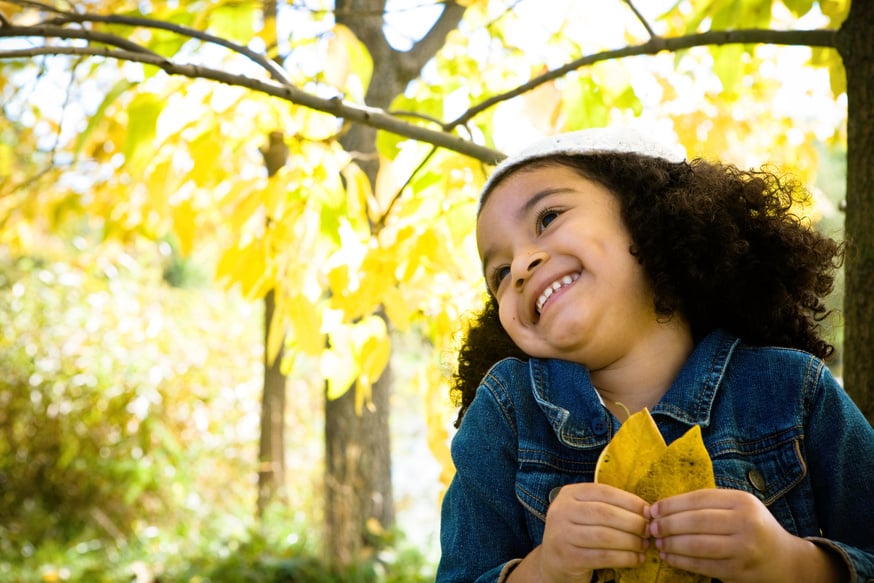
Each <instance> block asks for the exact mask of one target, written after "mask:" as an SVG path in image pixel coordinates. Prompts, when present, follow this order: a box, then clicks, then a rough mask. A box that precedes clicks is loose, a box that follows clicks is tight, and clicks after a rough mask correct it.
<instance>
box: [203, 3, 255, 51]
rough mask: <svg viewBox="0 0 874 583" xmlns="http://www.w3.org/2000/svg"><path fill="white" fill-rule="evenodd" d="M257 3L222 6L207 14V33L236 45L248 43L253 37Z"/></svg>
mask: <svg viewBox="0 0 874 583" xmlns="http://www.w3.org/2000/svg"><path fill="white" fill-rule="evenodd" d="M259 4H260V3H257V2H252V1H248V2H234V3H229V4H223V5H221V6H218V7H217V8H215V9H213V10H212V11H211V12H210V13H209V32H210V33H212V34H214V35H216V36H220V37H223V38H226V39H229V40H232V41H235V42H237V43H241V44H245V43H248V42H249V41H250V40H251V39H252V37H253V36H254V35H255V22H256V20H257V18H258V8H259Z"/></svg>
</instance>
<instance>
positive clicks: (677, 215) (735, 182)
mask: <svg viewBox="0 0 874 583" xmlns="http://www.w3.org/2000/svg"><path fill="white" fill-rule="evenodd" d="M804 194H805V192H804V191H803V189H801V188H800V187H799V186H798V185H797V184H795V183H793V182H792V181H788V180H786V179H784V178H780V177H778V176H776V175H774V174H772V173H769V172H766V171H742V170H739V169H738V168H736V167H734V166H731V165H727V164H719V163H713V162H706V161H703V160H693V161H691V162H687V161H685V160H684V159H683V158H682V157H680V156H677V155H676V154H675V153H674V152H673V151H672V150H671V149H670V148H667V147H665V146H663V145H661V144H659V143H658V142H655V141H654V140H652V139H650V138H649V137H648V136H646V135H644V134H641V133H637V132H634V131H631V130H625V129H609V128H608V129H593V130H584V131H581V132H576V133H571V134H566V135H562V136H558V137H555V138H549V139H546V140H543V141H541V142H538V143H536V144H535V145H533V146H532V147H531V148H529V149H527V150H524V151H523V152H521V153H519V154H517V155H515V156H513V157H511V158H509V159H507V160H505V161H504V162H503V163H502V164H501V165H500V166H498V168H497V169H496V170H495V172H494V174H493V175H492V176H491V178H490V179H489V181H488V182H487V184H486V186H485V188H484V190H483V195H482V199H481V203H480V211H479V217H478V221H477V244H478V247H479V252H480V257H481V259H482V262H483V272H484V275H485V278H486V284H487V286H488V291H489V296H488V301H487V305H486V306H485V309H484V310H483V311H482V312H481V313H480V314H479V315H478V317H477V318H476V319H475V321H474V322H473V323H472V325H471V327H470V329H469V330H468V332H467V335H466V337H465V342H464V346H463V347H462V349H461V352H460V358H459V367H458V371H457V373H456V378H455V381H456V396H457V397H458V400H459V402H460V404H461V411H460V414H459V421H458V433H457V434H456V436H455V438H454V440H453V443H452V455H453V460H454V462H455V465H456V470H457V473H456V476H455V478H454V479H453V482H452V484H451V485H450V487H449V490H448V491H447V493H446V497H445V500H444V503H443V515H442V524H441V545H442V558H441V561H440V565H439V567H438V573H437V581H438V582H439V583H448V582H454V581H458V582H462V581H463V582H471V581H478V582H479V581H545V582H546V581H549V582H553V581H556V582H557V581H562V582H564V581H574V582H580V581H591V580H594V577H595V571H596V570H598V569H610V568H620V567H631V566H635V565H638V564H640V563H641V562H642V561H643V557H644V552H645V549H646V548H647V546H648V545H656V547H657V548H658V549H659V550H660V552H661V557H662V560H663V561H665V562H667V563H668V564H670V565H673V566H675V567H677V568H680V569H685V570H688V571H692V572H695V573H700V574H702V575H705V576H707V577H712V578H713V579H717V580H722V581H725V582H734V581H738V582H740V581H750V582H766V581H787V582H789V581H791V582H792V583H798V582H801V581H829V582H832V581H840V582H844V581H852V582H862V581H872V580H874V429H872V427H871V425H870V424H869V422H868V421H867V420H866V419H865V417H864V416H863V415H862V413H861V412H860V411H859V410H858V408H857V407H856V406H855V405H854V404H853V402H852V401H851V400H850V398H849V397H848V396H847V394H846V393H845V392H844V390H843V389H842V388H841V386H840V385H839V384H838V382H837V381H836V380H835V379H834V378H833V377H832V375H831V374H830V372H829V369H828V368H827V367H826V366H825V364H823V361H822V360H821V359H822V358H826V357H828V356H829V355H830V354H831V352H832V347H831V346H830V345H829V344H828V343H827V342H826V341H824V340H823V339H822V338H821V337H820V336H819V328H818V322H819V321H820V320H822V319H823V318H824V317H825V316H826V315H827V313H826V308H825V306H824V305H823V301H822V298H823V297H824V296H825V295H826V294H828V292H829V291H830V290H831V288H832V284H833V281H834V280H833V272H834V269H835V268H836V267H837V266H839V265H840V260H841V258H842V255H843V247H842V246H841V245H840V244H838V243H836V242H834V241H833V240H831V239H829V238H827V237H823V236H821V235H819V234H817V233H816V232H814V231H812V230H811V229H810V228H809V225H808V224H807V223H806V222H805V221H804V220H803V219H801V218H798V217H797V216H796V215H795V214H794V213H795V212H796V207H795V206H793V203H797V202H798V201H799V199H800V198H801V197H802V196H803V195H804ZM644 407H646V408H648V409H649V410H650V411H651V412H652V415H653V417H654V419H655V421H656V423H657V425H658V426H659V429H660V431H661V433H662V435H663V436H664V438H665V441H666V442H667V443H671V442H672V441H673V440H675V439H676V438H677V437H679V436H680V435H682V434H683V433H685V432H686V430H688V429H689V428H690V427H691V426H692V425H700V426H701V429H702V433H703V438H704V443H705V446H706V447H707V450H708V453H709V454H710V457H711V458H712V460H713V469H714V473H715V476H716V483H717V486H718V488H717V489H714V490H698V491H695V492H690V493H688V494H681V495H678V496H674V497H671V498H666V499H663V500H660V501H658V502H656V503H654V504H652V505H650V504H647V503H646V502H645V501H644V500H642V499H640V498H638V497H637V496H635V495H633V494H630V493H628V492H624V491H622V490H619V489H616V488H613V487H610V486H606V485H603V484H595V483H593V474H594V469H595V463H596V461H597V459H598V455H599V454H600V453H601V450H602V449H603V448H604V446H605V445H606V444H607V442H608V441H610V438H611V437H612V436H613V435H614V434H615V433H616V430H617V429H618V427H619V425H620V423H621V422H622V421H623V420H624V419H625V418H626V417H627V415H628V412H627V411H630V412H631V413H634V412H636V411H639V410H640V409H642V408H644Z"/></svg>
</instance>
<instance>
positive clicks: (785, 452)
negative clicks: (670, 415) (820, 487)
mask: <svg viewBox="0 0 874 583" xmlns="http://www.w3.org/2000/svg"><path fill="white" fill-rule="evenodd" d="M714 449H715V450H716V451H714V452H712V454H711V455H713V472H714V474H715V477H716V485H717V486H718V487H720V488H731V489H734V490H743V491H745V492H749V493H750V494H752V495H753V496H755V497H756V498H758V499H759V500H761V501H762V502H763V503H764V504H765V506H767V507H768V510H770V511H771V514H773V515H774V517H775V518H777V520H778V521H779V522H780V524H782V525H783V527H784V528H786V529H787V530H789V531H791V532H796V533H797V532H798V524H797V521H796V519H797V518H799V517H795V516H794V515H793V512H792V507H791V505H790V504H789V501H788V500H787V494H788V493H789V492H790V491H792V489H793V488H795V487H797V486H798V485H799V484H801V483H802V482H804V479H805V477H806V476H807V464H806V463H805V461H804V456H803V455H802V453H801V438H800V437H799V436H797V435H796V436H791V437H789V436H785V435H784V436H783V438H781V437H780V436H775V437H771V438H766V439H762V440H759V441H756V442H747V443H742V442H740V443H739V442H734V443H732V444H731V445H730V446H727V447H725V448H718V447H717V448H714Z"/></svg>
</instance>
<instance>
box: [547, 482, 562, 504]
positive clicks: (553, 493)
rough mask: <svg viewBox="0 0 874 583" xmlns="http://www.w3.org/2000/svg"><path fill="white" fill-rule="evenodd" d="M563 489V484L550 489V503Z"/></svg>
mask: <svg viewBox="0 0 874 583" xmlns="http://www.w3.org/2000/svg"><path fill="white" fill-rule="evenodd" d="M559 490H561V486H558V487H556V488H553V489H552V490H550V491H549V503H550V504H552V501H553V500H555V497H556V496H558V492H559Z"/></svg>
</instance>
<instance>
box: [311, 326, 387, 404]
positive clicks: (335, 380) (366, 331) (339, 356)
mask: <svg viewBox="0 0 874 583" xmlns="http://www.w3.org/2000/svg"><path fill="white" fill-rule="evenodd" d="M328 338H329V341H330V342H329V344H330V346H329V348H328V349H327V350H325V351H324V352H323V353H322V359H321V372H322V376H323V377H324V378H325V380H326V381H327V385H328V387H327V395H328V398H329V399H338V398H340V397H342V396H343V395H344V394H345V393H346V391H348V390H349V389H350V388H352V386H353V385H355V388H356V393H355V395H356V396H355V407H356V410H357V412H358V413H361V411H362V410H363V408H364V407H365V406H366V405H368V403H369V401H370V396H371V394H372V387H373V383H375V382H376V381H377V380H378V379H379V377H380V375H382V372H383V371H384V370H385V367H386V366H387V365H388V360H389V356H390V354H391V339H390V338H389V335H388V328H387V327H386V325H385V321H384V320H383V319H382V318H380V317H379V316H367V317H366V318H362V319H361V320H360V321H358V322H356V323H354V324H340V325H338V326H336V327H335V328H334V329H333V330H331V331H330V332H329V334H328ZM356 380H357V384H356Z"/></svg>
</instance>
